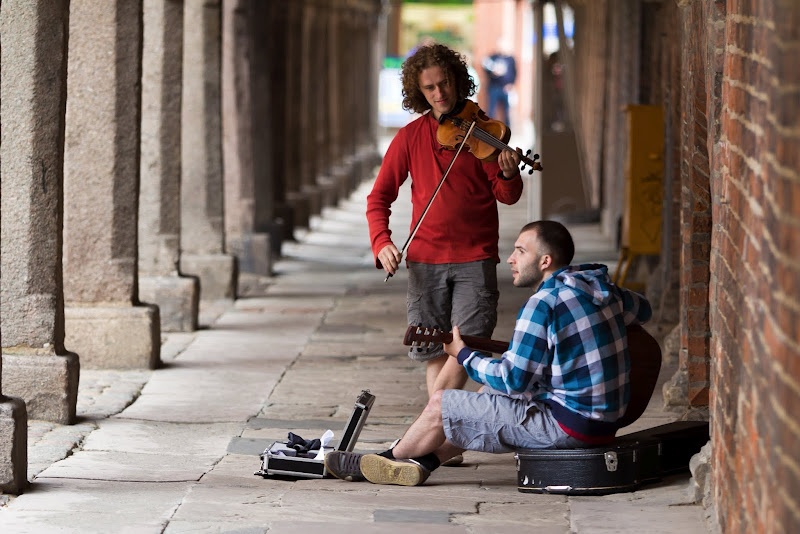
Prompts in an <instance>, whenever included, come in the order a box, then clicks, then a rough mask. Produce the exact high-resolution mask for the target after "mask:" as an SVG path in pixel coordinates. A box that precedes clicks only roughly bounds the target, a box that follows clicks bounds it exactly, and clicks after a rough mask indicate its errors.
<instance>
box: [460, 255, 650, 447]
mask: <svg viewBox="0 0 800 534" xmlns="http://www.w3.org/2000/svg"><path fill="white" fill-rule="evenodd" d="M651 314H652V312H651V309H650V304H649V303H648V302H647V300H646V299H645V298H644V297H643V296H641V295H639V294H637V293H634V292H632V291H628V290H626V289H624V288H620V287H617V286H615V285H614V284H612V283H611V280H610V278H609V276H608V268H607V267H606V266H605V265H600V264H584V265H577V266H573V265H571V266H568V267H564V268H563V269H561V270H559V271H557V272H556V273H554V274H553V276H551V277H550V278H548V279H547V280H545V281H544V282H543V283H542V285H541V286H539V289H538V290H537V291H536V293H535V294H534V295H533V296H532V297H531V298H530V299H528V301H527V302H526V303H525V305H524V306H523V307H522V309H521V310H520V312H519V315H518V317H517V323H516V326H515V328H514V336H513V338H512V340H511V344H510V345H509V348H508V350H507V351H506V352H505V353H504V354H503V356H502V357H501V358H500V359H493V358H491V357H489V356H487V355H485V354H481V353H480V352H474V351H471V350H468V349H464V350H462V351H461V353H460V354H459V355H458V360H459V362H460V363H461V364H462V365H464V367H465V368H466V370H467V373H468V374H469V376H470V377H471V378H472V379H473V380H475V381H476V382H480V383H482V384H486V385H488V386H490V387H492V388H493V389H496V390H498V391H501V392H505V393H506V394H508V395H514V396H522V397H524V398H527V399H529V400H536V401H542V402H545V403H547V404H549V405H550V407H551V410H552V412H553V415H554V416H555V417H556V419H557V420H558V421H559V422H560V423H561V424H562V425H564V426H567V427H568V428H570V429H572V430H575V431H576V432H580V433H582V434H585V435H605V434H609V433H610V434H613V431H614V430H615V429H616V427H615V426H614V425H613V423H614V422H615V421H617V420H618V419H619V418H620V417H622V416H623V415H624V414H625V408H626V407H627V404H628V397H629V395H630V391H629V390H630V386H629V371H630V361H629V357H628V347H627V337H626V336H625V325H626V324H631V323H644V322H646V321H647V320H648V319H650V316H651Z"/></svg>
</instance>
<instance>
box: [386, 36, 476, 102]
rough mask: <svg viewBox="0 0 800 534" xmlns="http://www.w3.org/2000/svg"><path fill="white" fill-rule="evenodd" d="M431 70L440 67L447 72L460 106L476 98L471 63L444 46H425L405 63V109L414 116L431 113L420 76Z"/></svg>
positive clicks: (403, 79)
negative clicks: (470, 73)
mask: <svg viewBox="0 0 800 534" xmlns="http://www.w3.org/2000/svg"><path fill="white" fill-rule="evenodd" d="M429 67H440V68H441V69H442V70H443V71H444V74H445V76H447V77H448V81H449V82H450V83H451V84H452V85H453V87H454V88H455V89H456V99H457V100H458V101H459V102H460V101H461V100H464V99H465V98H468V97H470V96H472V95H473V94H475V81H474V80H473V79H472V76H470V75H469V70H468V69H467V62H466V60H465V59H464V57H463V56H462V55H461V54H459V53H458V52H456V51H455V50H452V49H450V48H448V47H447V46H445V45H443V44H432V45H426V46H421V47H419V49H418V50H417V51H416V52H414V54H413V55H412V56H410V57H409V58H408V59H406V60H405V61H404V62H403V66H402V69H401V73H402V74H401V77H402V83H403V109H405V110H408V111H413V112H414V113H424V112H425V111H427V110H429V109H431V105H430V104H428V101H427V100H425V95H424V94H422V91H421V90H420V88H419V75H420V73H421V72H422V71H423V70H425V69H427V68H429Z"/></svg>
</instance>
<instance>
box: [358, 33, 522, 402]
mask: <svg viewBox="0 0 800 534" xmlns="http://www.w3.org/2000/svg"><path fill="white" fill-rule="evenodd" d="M402 85H403V108H404V109H406V110H408V111H413V112H416V113H422V114H423V115H422V116H421V117H419V118H418V119H416V120H414V121H413V122H411V123H410V124H408V125H406V126H404V127H403V128H401V129H400V131H399V132H398V133H397V135H396V136H395V138H394V139H393V140H392V143H391V144H390V146H389V148H388V150H387V152H386V155H385V156H384V159H383V164H382V165H381V169H380V172H379V173H378V177H377V179H376V180H375V185H374V186H373V189H372V192H371V193H370V194H369V196H368V197H367V221H368V222H369V233H370V240H371V242H372V251H373V253H374V255H375V266H376V267H377V268H379V269H381V268H382V269H383V270H384V271H386V273H388V274H394V273H395V272H396V271H397V269H398V268H399V266H400V262H401V261H402V259H403V258H402V255H401V254H400V251H399V250H398V248H397V247H396V246H395V244H394V243H393V242H392V239H391V231H390V230H389V215H390V213H391V209H390V207H391V205H392V203H393V202H394V201H395V200H396V199H397V195H398V191H399V189H400V186H401V185H402V184H403V183H404V182H405V181H406V178H407V177H408V176H409V175H410V176H411V180H412V186H411V202H412V205H413V215H412V224H411V228H414V226H415V225H416V222H417V221H418V220H419V218H420V216H421V214H422V212H423V211H424V210H425V207H426V206H427V205H428V202H429V200H430V199H431V197H432V195H433V193H434V191H435V190H436V187H437V186H438V184H439V182H440V180H441V178H442V176H443V174H444V172H445V171H446V170H447V168H448V166H449V165H450V162H451V161H452V160H453V156H454V154H455V152H453V151H450V150H447V149H445V148H443V147H442V146H441V145H440V144H439V143H438V142H437V140H436V130H437V128H438V126H439V121H440V120H442V118H443V115H446V114H448V113H450V112H451V111H453V110H454V109H455V108H456V106H457V105H458V104H459V102H463V101H464V100H465V99H466V98H467V97H469V96H471V95H472V94H474V91H475V83H474V81H473V79H472V78H471V77H470V75H469V73H468V70H467V64H466V62H465V61H464V58H463V57H462V56H460V55H459V54H458V53H457V52H455V51H454V50H451V49H450V48H448V47H446V46H444V45H441V44H432V45H427V46H421V47H420V48H419V49H418V50H417V51H416V52H415V53H414V55H412V56H410V57H409V58H408V59H406V61H405V62H404V63H403V67H402ZM519 161H520V157H519V154H518V153H517V152H513V151H510V150H505V151H503V152H501V153H500V154H499V156H498V157H497V160H496V161H490V162H482V161H480V160H478V159H477V158H476V157H474V156H473V155H472V154H470V153H468V152H467V150H466V149H464V150H462V151H461V153H460V154H459V156H458V157H457V158H456V160H455V162H454V163H453V167H452V169H451V170H450V173H449V174H448V175H447V179H446V180H445V182H444V184H443V185H442V188H441V189H440V190H439V193H438V195H437V196H436V198H435V199H434V200H433V202H432V204H431V207H430V209H429V211H428V213H427V215H426V216H425V219H424V220H423V221H422V223H421V224H420V226H419V229H418V230H417V233H416V235H415V236H414V239H413V240H412V241H411V244H410V245H409V247H408V250H407V251H405V252H406V253H407V258H406V259H407V267H408V272H409V275H408V276H409V279H408V324H409V325H424V326H430V327H438V328H440V329H443V330H445V331H449V330H450V328H452V326H453V325H454V324H457V325H459V326H460V327H461V331H462V332H463V333H464V334H468V335H474V336H481V337H490V336H491V334H492V332H493V331H494V327H495V325H496V324H497V301H498V296H499V294H498V291H497V264H498V263H499V262H500V258H499V255H498V249H497V241H498V216H497V201H500V202H503V203H504V204H514V203H515V202H517V200H519V198H520V196H521V195H522V178H520V175H519V169H518V167H517V165H518V164H519ZM409 357H411V359H412V360H415V361H419V362H425V363H426V365H427V367H426V378H425V382H426V385H427V389H428V394H429V395H432V394H433V393H434V392H436V391H438V390H441V389H460V388H462V387H464V384H465V383H466V381H467V375H466V372H465V371H464V369H463V367H461V366H460V365H459V364H458V362H456V361H455V360H453V359H449V360H448V357H447V354H446V353H445V352H444V349H443V348H442V346H441V345H438V346H436V347H432V348H430V349H426V350H422V351H418V350H413V349H412V350H410V351H409Z"/></svg>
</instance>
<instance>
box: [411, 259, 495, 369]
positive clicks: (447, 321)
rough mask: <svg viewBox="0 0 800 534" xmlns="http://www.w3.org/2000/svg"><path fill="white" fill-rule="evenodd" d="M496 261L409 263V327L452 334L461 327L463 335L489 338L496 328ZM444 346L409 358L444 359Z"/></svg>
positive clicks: (431, 348) (420, 360)
mask: <svg viewBox="0 0 800 534" xmlns="http://www.w3.org/2000/svg"><path fill="white" fill-rule="evenodd" d="M499 297H500V293H499V292H498V291H497V262H495V261H494V260H493V259H487V260H481V261H472V262H468V263H443V264H432V263H417V262H408V324H409V326H420V325H421V326H424V327H428V328H437V329H439V330H441V331H443V332H450V331H451V330H452V329H453V325H458V328H459V329H460V330H461V333H462V334H466V335H469V336H478V337H485V338H489V337H491V336H492V332H494V327H495V326H496V325H497V301H498V299H499ZM443 354H444V349H443V348H442V345H441V344H439V345H436V346H433V347H430V348H425V349H422V350H419V349H418V348H415V347H412V348H411V349H409V351H408V356H409V358H411V359H412V360H414V361H417V362H427V361H429V360H433V359H435V358H438V357H439V356H442V355H443Z"/></svg>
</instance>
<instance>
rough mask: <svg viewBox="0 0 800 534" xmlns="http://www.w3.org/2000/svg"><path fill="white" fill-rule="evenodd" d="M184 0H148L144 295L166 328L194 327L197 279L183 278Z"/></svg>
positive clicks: (141, 291)
mask: <svg viewBox="0 0 800 534" xmlns="http://www.w3.org/2000/svg"><path fill="white" fill-rule="evenodd" d="M182 64H183V0H144V38H143V46H142V138H141V143H142V148H141V150H142V153H141V162H140V166H139V168H140V172H141V184H140V189H139V298H140V299H141V300H142V301H143V302H151V303H153V304H156V305H157V306H158V309H159V315H160V317H161V330H162V331H165V332H191V331H192V330H196V329H197V318H198V300H199V298H200V281H199V280H198V278H197V277H193V276H181V274H180V272H179V269H178V265H179V259H180V238H181V73H182Z"/></svg>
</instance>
